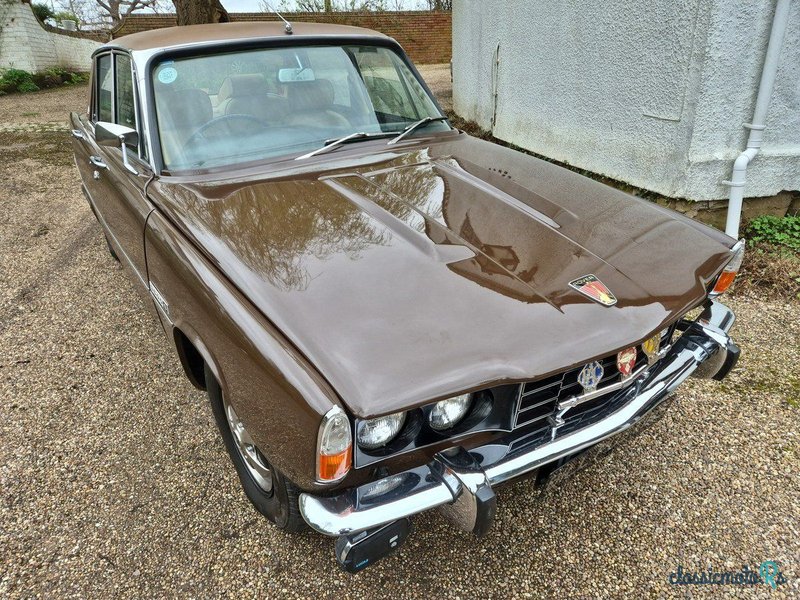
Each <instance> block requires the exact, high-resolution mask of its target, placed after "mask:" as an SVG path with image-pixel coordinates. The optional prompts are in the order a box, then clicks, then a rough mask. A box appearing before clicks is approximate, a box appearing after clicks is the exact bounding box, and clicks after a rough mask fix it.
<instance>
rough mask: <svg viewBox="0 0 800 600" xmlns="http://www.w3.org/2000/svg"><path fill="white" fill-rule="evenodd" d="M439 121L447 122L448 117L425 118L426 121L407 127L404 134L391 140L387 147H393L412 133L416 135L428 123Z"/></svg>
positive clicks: (421, 120) (422, 120)
mask: <svg viewBox="0 0 800 600" xmlns="http://www.w3.org/2000/svg"><path fill="white" fill-rule="evenodd" d="M437 121H447V117H444V116H442V117H425V118H424V119H420V120H419V121H416V122H414V123H412V124H411V125H409V126H408V127H406V128H405V129H403V132H402V133H401V134H400V135H398V136H397V137H393V138H392V139H390V140H389V141H388V142H387V143H386V145H387V146H391V145H393V144H396V143H397V142H399V141H400V140H402V139H403V138H404V137H406V136H409V135H411V134H412V133H414V132H415V131H416V130H417V129H419V128H420V127H425V125H427V124H428V123H435V122H437Z"/></svg>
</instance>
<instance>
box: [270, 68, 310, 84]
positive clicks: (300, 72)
mask: <svg viewBox="0 0 800 600" xmlns="http://www.w3.org/2000/svg"><path fill="white" fill-rule="evenodd" d="M314 79H316V78H315V77H314V69H310V68H309V67H303V68H297V69H279V70H278V81H280V82H281V83H294V82H295V81H314Z"/></svg>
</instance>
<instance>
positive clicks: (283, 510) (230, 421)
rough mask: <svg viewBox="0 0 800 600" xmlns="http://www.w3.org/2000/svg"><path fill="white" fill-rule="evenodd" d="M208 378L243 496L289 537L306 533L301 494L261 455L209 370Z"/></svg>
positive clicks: (209, 392)
mask: <svg viewBox="0 0 800 600" xmlns="http://www.w3.org/2000/svg"><path fill="white" fill-rule="evenodd" d="M205 376H206V384H207V385H206V387H207V389H208V398H209V400H210V401H211V409H212V411H213V412H214V418H215V419H216V421H217V426H218V427H219V431H220V433H221V434H222V440H223V442H224V443H225V448H226V449H227V451H228V455H229V456H230V457H231V461H233V466H234V467H235V468H236V473H237V474H238V475H239V481H241V483H242V487H243V488H244V493H245V494H246V495H247V497H248V499H249V500H250V502H252V503H253V506H255V507H256V510H258V512H260V513H261V514H262V515H264V516H265V517H267V519H269V520H270V521H272V522H273V523H275V525H277V526H278V527H279V528H280V529H282V530H284V531H287V532H290V533H295V532H299V531H302V530H304V529H305V528H306V523H305V521H304V520H303V517H302V515H301V514H300V508H299V506H298V498H299V496H300V490H299V489H297V486H295V485H294V484H293V483H292V482H291V481H290V480H289V479H287V478H286V477H284V476H283V475H282V474H281V472H280V471H278V470H277V469H275V467H273V466H272V465H271V464H270V462H269V461H268V460H267V459H266V458H265V457H264V455H263V454H261V451H260V450H259V449H258V447H257V446H256V445H255V443H254V442H253V439H252V438H251V437H250V434H249V433H247V430H246V429H245V427H244V423H242V421H241V419H239V416H238V415H237V414H236V411H235V410H234V408H233V406H231V405H230V404H229V403H228V402H227V399H226V398H225V397H224V396H223V394H222V389H221V388H220V386H219V383H218V382H217V380H216V378H215V377H214V375H213V373H211V371H210V370H209V368H208V366H206V367H205Z"/></svg>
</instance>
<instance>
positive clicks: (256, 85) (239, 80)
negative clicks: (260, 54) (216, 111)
mask: <svg viewBox="0 0 800 600" xmlns="http://www.w3.org/2000/svg"><path fill="white" fill-rule="evenodd" d="M267 91H268V90H267V80H266V79H264V77H263V76H262V75H259V74H258V73H247V74H245V75H231V76H230V77H226V78H225V81H223V82H222V85H221V86H220V88H219V93H218V95H217V99H218V100H219V102H222V101H223V100H227V99H228V98H240V97H242V96H259V95H265V94H266V93H267Z"/></svg>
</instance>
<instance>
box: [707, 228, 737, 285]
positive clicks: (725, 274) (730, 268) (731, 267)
mask: <svg viewBox="0 0 800 600" xmlns="http://www.w3.org/2000/svg"><path fill="white" fill-rule="evenodd" d="M731 253H733V258H731V260H730V261H729V262H728V264H727V265H725V268H724V269H723V270H722V273H720V274H719V277H717V281H716V282H715V283H714V287H713V288H712V290H711V293H710V294H709V295H710V296H719V295H720V294H722V293H724V292H726V291H727V290H728V288H729V287H731V284H732V283H733V280H734V279H736V274H737V273H738V272H739V269H740V268H741V267H742V259H744V240H739V241H738V242H736V243H735V244H734V245H733V248H731Z"/></svg>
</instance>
